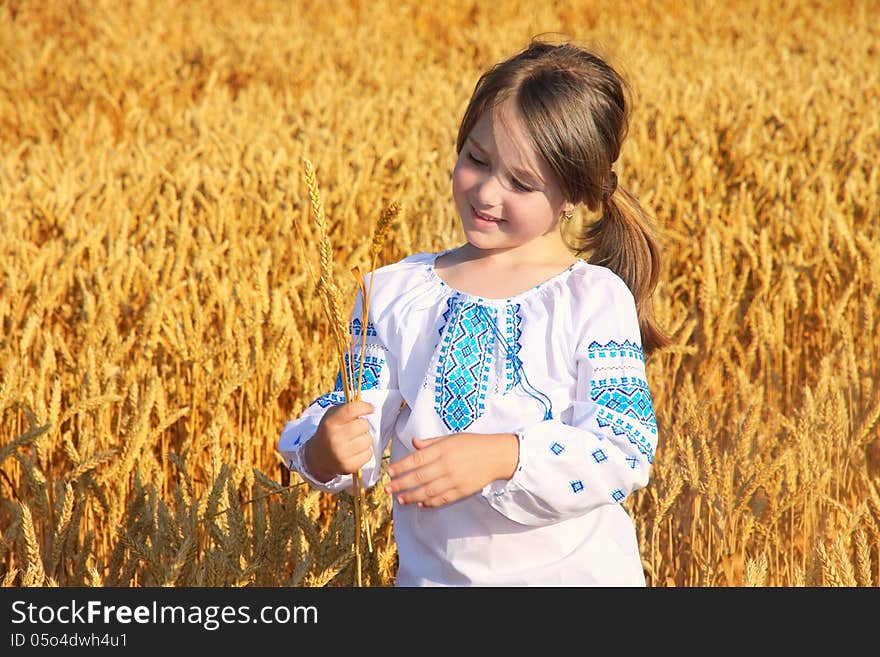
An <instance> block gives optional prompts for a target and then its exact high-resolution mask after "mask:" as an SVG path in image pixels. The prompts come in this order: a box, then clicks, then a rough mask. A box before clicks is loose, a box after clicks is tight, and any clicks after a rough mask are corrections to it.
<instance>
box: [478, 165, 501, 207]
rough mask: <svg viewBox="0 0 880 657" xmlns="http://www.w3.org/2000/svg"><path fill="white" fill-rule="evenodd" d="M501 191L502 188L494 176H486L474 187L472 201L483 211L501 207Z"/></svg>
mask: <svg viewBox="0 0 880 657" xmlns="http://www.w3.org/2000/svg"><path fill="white" fill-rule="evenodd" d="M503 190H504V187H503V186H502V184H501V181H500V180H499V179H498V177H497V176H496V175H494V174H486V175H484V176H482V177H481V178H480V180H479V181H478V182H477V183H476V185H474V196H473V197H474V201H476V202H477V203H478V204H479V205H480V207H481V208H483V209H486V208H493V207H495V206H497V205H501V197H502V191H503ZM477 209H480V208H477Z"/></svg>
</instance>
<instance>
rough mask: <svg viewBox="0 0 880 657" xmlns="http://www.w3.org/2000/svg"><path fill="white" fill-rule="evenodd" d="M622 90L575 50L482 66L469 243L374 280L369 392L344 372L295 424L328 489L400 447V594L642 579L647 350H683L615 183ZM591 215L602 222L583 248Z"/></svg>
mask: <svg viewBox="0 0 880 657" xmlns="http://www.w3.org/2000/svg"><path fill="white" fill-rule="evenodd" d="M623 89H624V81H623V80H622V79H621V78H620V77H619V75H618V74H617V73H616V72H615V71H614V70H613V69H612V68H611V67H610V66H609V65H608V64H607V63H606V62H604V61H603V60H602V59H600V58H599V57H597V56H596V55H594V54H592V53H590V52H588V51H586V50H584V49H582V48H580V47H578V46H575V45H573V44H563V45H551V44H548V43H545V42H541V41H533V42H532V43H531V44H530V45H529V47H528V48H526V49H525V50H524V51H522V52H520V53H519V54H517V55H515V56H513V57H512V58H510V59H508V60H507V61H504V62H501V63H499V64H497V65H496V66H494V67H493V68H492V69H491V70H489V71H488V72H486V73H485V74H484V75H483V76H482V77H481V78H480V80H479V81H478V83H477V85H476V88H475V90H474V93H473V96H472V98H471V100H470V103H469V105H468V107H467V110H466V111H465V114H464V118H463V120H462V123H461V126H460V129H459V133H458V140H457V144H456V147H457V152H458V154H459V157H458V161H457V163H456V165H455V169H454V171H453V179H452V196H453V199H454V202H455V206H456V209H457V210H458V214H459V217H460V219H461V225H462V228H463V230H464V235H465V237H466V239H467V241H466V243H465V244H463V245H461V246H459V247H458V248H456V249H451V250H448V251H443V252H441V253H418V254H416V255H412V256H410V257H408V258H405V259H404V260H401V261H400V262H398V263H396V264H392V265H389V266H387V267H382V268H381V269H378V270H377V271H375V272H374V273H373V274H372V275H373V277H374V280H373V281H372V283H373V292H372V295H373V296H372V301H371V316H370V318H369V321H368V322H367V324H366V326H362V325H361V322H360V321H359V320H358V321H355V320H352V325H351V329H352V330H351V332H352V344H353V349H352V352H351V355H350V358H352V359H356V360H357V362H356V363H355V365H354V371H355V372H357V371H359V369H360V362H359V361H360V357H359V356H358V355H357V354H359V353H360V344H361V339H362V332H365V333H366V344H367V350H366V355H365V357H364V375H363V384H362V385H363V393H362V395H361V400H360V401H353V402H350V403H345V400H344V396H343V393H342V392H341V390H342V388H341V385H339V380H337V389H336V390H335V391H334V392H330V393H328V394H326V395H324V396H322V397H319V398H318V399H317V400H315V401H314V402H313V403H312V404H311V405H310V406H309V407H308V408H307V409H306V410H305V412H304V413H303V414H302V416H301V417H300V418H299V419H296V420H293V421H291V422H288V423H287V424H286V426H285V427H284V430H283V432H282V434H281V438H280V442H279V449H280V452H281V454H282V455H283V456H284V458H285V460H286V462H287V464H288V467H289V468H290V469H291V470H296V471H297V472H299V473H300V474H301V475H302V476H303V478H305V479H306V480H307V481H309V482H310V483H311V484H312V485H313V486H315V487H317V488H319V489H321V490H324V491H329V492H339V491H342V490H345V489H349V490H350V489H351V474H352V473H354V472H357V470H358V469H359V468H361V469H362V475H363V478H364V483H365V485H366V486H372V485H373V484H375V483H376V481H377V480H378V478H379V474H380V472H379V466H380V463H381V456H382V454H383V452H384V450H385V447H386V446H387V444H388V441H391V464H390V466H389V468H388V473H389V475H390V477H391V480H390V483H389V485H388V486H387V488H386V490H387V491H388V493H389V494H391V495H392V497H393V518H394V534H395V539H396V541H397V547H398V557H399V569H398V573H397V585H398V586H433V585H491V586H524V585H549V586H554V585H575V586H585V585H600V586H623V585H634V586H644V585H645V578H644V574H643V571H642V566H641V560H640V557H639V552H638V544H637V541H636V535H635V531H634V528H633V524H632V521H631V519H630V517H629V515H628V514H627V512H626V510H625V509H624V508H623V507H622V506H621V502H622V501H623V500H624V499H625V498H626V496H627V495H629V494H630V493H631V492H632V491H634V490H637V489H639V488H642V487H643V486H645V485H646V484H647V483H648V476H649V473H650V470H651V465H652V463H653V460H654V450H655V448H656V444H657V425H656V422H655V419H654V411H653V408H652V405H651V393H650V390H649V388H648V383H647V381H646V377H645V354H646V353H647V352H649V351H650V350H651V349H653V348H656V347H658V346H661V345H662V344H664V343H665V338H664V336H663V335H662V334H661V332H660V331H659V330H658V328H657V326H656V325H655V322H654V319H653V317H652V314H651V310H650V304H649V297H650V295H651V293H652V291H653V289H654V286H655V284H656V282H657V276H658V271H659V259H658V249H657V244H656V241H655V238H654V237H653V236H652V234H651V230H650V228H649V224H648V220H647V217H646V215H645V213H644V212H643V210H642V209H641V207H640V206H639V204H638V202H637V201H636V199H635V198H634V197H633V196H632V195H630V194H629V193H628V192H626V191H625V190H624V189H623V187H620V186H618V184H617V177H616V175H615V172H614V171H613V170H612V165H613V164H614V162H615V161H616V160H617V158H618V155H619V153H620V147H621V142H622V140H623V138H624V135H625V134H626V128H627V104H626V101H625V98H624V91H623ZM578 204H583V205H585V206H586V207H587V208H589V209H590V210H592V211H601V218H600V219H599V220H598V221H597V222H595V223H593V224H592V225H590V226H589V227H587V228H586V230H585V231H584V232H583V234H582V235H581V241H580V243H579V244H577V245H576V246H575V247H573V248H569V247H568V246H567V244H566V242H565V240H564V239H563V236H562V232H561V230H560V229H561V223H564V222H567V221H570V219H571V217H572V212H573V211H574V209H575V208H576V206H577V205H578ZM573 251H574V253H573ZM581 254H589V258H590V262H589V263H588V262H587V261H585V260H583V259H580V258H578V257H575V256H579V255H581ZM361 304H362V300H361V299H357V301H356V303H355V308H354V312H353V315H352V316H353V317H354V318H359V317H361Z"/></svg>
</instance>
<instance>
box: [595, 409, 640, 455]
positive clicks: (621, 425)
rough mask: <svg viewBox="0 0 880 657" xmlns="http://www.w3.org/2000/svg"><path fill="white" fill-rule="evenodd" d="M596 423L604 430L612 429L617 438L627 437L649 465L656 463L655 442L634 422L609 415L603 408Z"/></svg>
mask: <svg viewBox="0 0 880 657" xmlns="http://www.w3.org/2000/svg"><path fill="white" fill-rule="evenodd" d="M596 421H597V423H598V424H599V426H600V427H602V428H604V427H611V430H612V431H613V432H614V435H615V436H626V437H627V438H628V439H629V441H630V442H631V443H632V444H633V445H635V446H636V447H638V448H639V451H640V452H641V453H642V454H644V455H645V456H646V457H647V459H648V463H653V462H654V442H653V441H651V440H648V439H647V438H646V437H645V435H644V433H643V432H642V431H641V430H640V429H639V427H636V426H635V425H634V424H633V423H632V422H627V421H626V420H625V419H623V418H621V417H620V416H617V415H615V414H614V413H609V412H608V411H606V410H604V409H603V408H599V412H598V413H597V414H596ZM642 429H644V427H642Z"/></svg>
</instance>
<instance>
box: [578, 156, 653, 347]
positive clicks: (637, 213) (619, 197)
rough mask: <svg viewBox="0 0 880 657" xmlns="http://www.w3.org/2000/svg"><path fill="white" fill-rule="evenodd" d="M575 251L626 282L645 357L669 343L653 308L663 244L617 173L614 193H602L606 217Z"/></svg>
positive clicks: (582, 238)
mask: <svg viewBox="0 0 880 657" xmlns="http://www.w3.org/2000/svg"><path fill="white" fill-rule="evenodd" d="M575 250H576V252H577V254H578V255H581V254H584V253H587V254H589V260H590V262H591V263H592V264H594V265H602V266H603V267H607V268H608V269H610V270H611V271H613V272H614V273H615V274H617V275H618V276H620V278H622V279H623V282H624V283H626V285H627V287H628V288H629V289H630V291H631V292H632V294H633V297H634V298H635V302H636V312H637V314H638V318H639V329H640V331H641V334H642V349H643V350H644V352H645V355H648V354H649V353H651V352H652V351H654V349H659V348H660V347H664V346H666V345H667V344H669V338H668V337H667V336H666V335H665V334H664V333H663V331H662V330H661V329H660V327H659V325H658V324H657V321H656V319H655V318H654V310H653V307H652V305H651V294H652V293H653V292H654V288H655V287H656V285H657V281H658V279H659V278H660V247H659V242H658V240H657V237H656V236H655V235H654V231H653V229H652V226H651V220H650V217H649V216H648V214H647V212H645V209H644V208H643V207H642V205H641V203H639V201H638V199H637V198H636V197H635V196H633V195H632V194H631V193H630V192H628V191H627V190H626V189H624V188H622V187H618V186H617V175H616V174H615V173H614V172H613V171H612V172H611V178H610V191H607V190H606V191H604V192H603V193H602V217H601V218H600V219H599V220H598V221H596V222H594V223H592V224H590V225H588V226H587V227H586V228H584V230H583V232H582V233H581V235H580V238H579V239H578V244H577V245H576V246H575Z"/></svg>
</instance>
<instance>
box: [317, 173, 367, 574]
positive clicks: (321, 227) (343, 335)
mask: <svg viewBox="0 0 880 657" xmlns="http://www.w3.org/2000/svg"><path fill="white" fill-rule="evenodd" d="M303 162H304V165H305V182H306V187H307V188H308V190H309V200H310V202H311V206H312V212H313V214H314V218H315V226H316V227H317V229H318V239H319V242H318V251H319V254H320V260H321V274H320V279H319V282H318V289H319V291H320V292H321V296H322V300H323V301H324V310H325V313H326V314H327V318H328V320H329V322H330V329H331V332H332V334H333V338H334V340H335V342H336V347H337V349H336V354H337V357H338V358H339V372H340V376H341V378H342V389H343V392H344V394H345V400H346V402H350V401H353V400H355V399H359V398H360V385H358V386H357V389H354V388H353V381H354V377H353V375H354V371H353V367H354V364H353V362H352V361H353V359H352V358H348V359H346V357H345V355H346V354H347V353H350V351H351V345H352V338H351V334H350V331H349V326H348V324H347V323H346V322H345V321H344V315H343V312H342V300H341V298H340V294H339V288H338V287H337V286H336V284H335V282H334V281H333V265H332V263H333V257H332V247H331V245H330V238H329V237H328V235H327V220H326V217H325V216H324V207H323V204H322V203H321V195H320V192H319V190H318V183H317V179H316V176H315V169H314V167H313V166H312V163H311V162H310V161H309V160H308V159H304V160H303ZM363 360H364V358H363V354H361V362H363ZM352 492H353V493H354V495H353V499H354V505H353V506H354V525H355V540H354V553H355V573H356V580H357V585H358V586H363V575H362V563H363V560H362V557H361V531H362V524H363V519H362V518H363V515H364V514H363V503H364V490H363V485H362V480H361V472H360V470H358V472H356V473H354V474H353V475H352ZM368 535H369V531H368Z"/></svg>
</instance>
